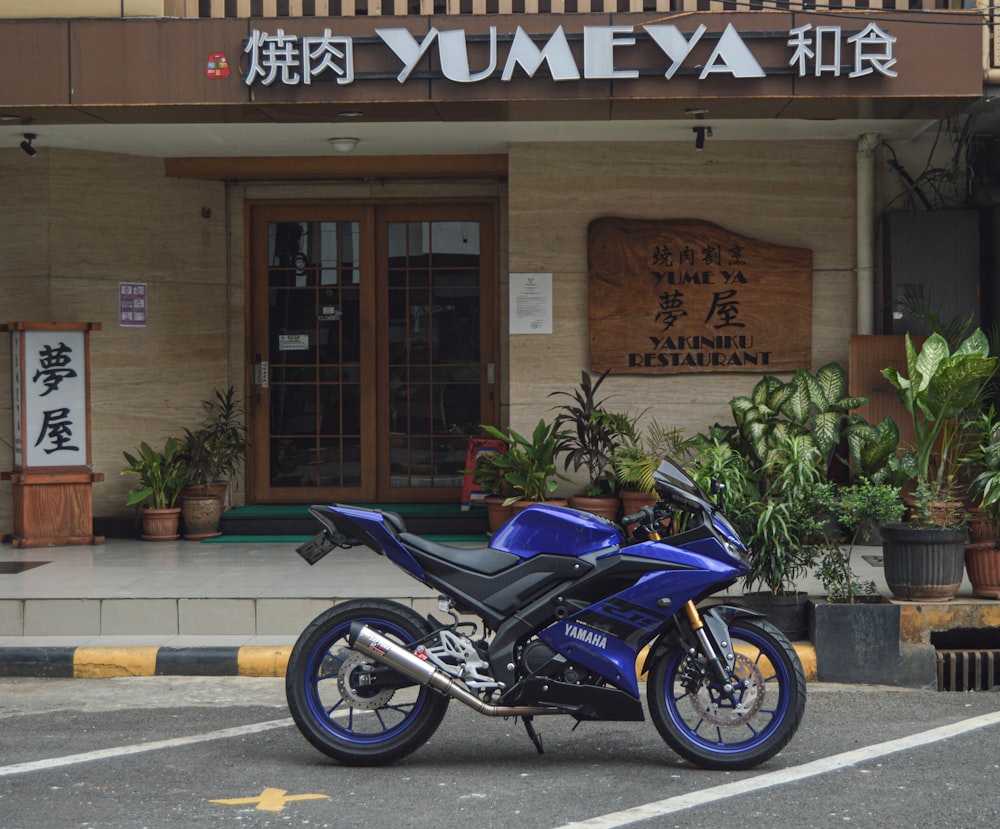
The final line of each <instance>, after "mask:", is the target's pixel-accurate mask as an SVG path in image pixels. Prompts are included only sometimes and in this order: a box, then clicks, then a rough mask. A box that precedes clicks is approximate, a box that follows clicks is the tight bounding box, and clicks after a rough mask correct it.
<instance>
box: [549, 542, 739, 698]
mask: <svg viewBox="0 0 1000 829" xmlns="http://www.w3.org/2000/svg"><path fill="white" fill-rule="evenodd" d="M627 553H628V558H630V559H637V560H642V559H645V560H647V561H657V562H660V564H659V566H658V567H657V569H656V570H654V571H652V572H647V573H645V574H638V577H637V579H636V580H635V581H634V583H633V584H632V585H630V586H628V587H626V588H625V589H623V590H620V591H618V592H616V593H614V594H613V595H610V596H607V597H605V598H601V599H599V600H598V601H595V602H594V603H593V604H592V605H590V606H589V607H586V608H583V609H581V610H580V611H579V612H577V613H574V614H573V615H571V616H569V617H568V618H566V619H563V620H560V621H558V622H555V623H554V624H552V625H549V626H548V627H546V628H545V629H544V630H542V631H541V632H540V633H539V634H538V638H539V639H541V640H542V641H543V642H545V643H546V644H547V645H548V646H549V647H551V648H552V649H553V650H555V651H556V652H557V653H560V654H562V655H563V656H565V657H566V658H567V659H569V660H570V661H571V662H573V663H575V664H578V665H580V666H582V667H584V668H587V669H588V670H591V671H594V672H596V673H598V674H600V675H601V676H602V677H604V678H605V679H607V680H608V681H609V682H611V683H612V684H614V685H615V686H617V687H619V688H622V689H623V690H625V691H628V692H629V693H630V694H634V695H638V693H639V685H638V679H637V675H636V660H637V659H638V656H639V651H640V650H641V649H642V648H643V647H644V646H645V645H646V644H648V643H649V642H650V641H651V640H652V639H653V638H654V637H655V636H656V635H657V633H659V632H660V630H661V629H662V628H663V625H664V623H665V622H666V621H667V620H668V619H669V618H670V617H671V616H672V615H673V614H674V613H675V612H676V611H677V609H678V608H680V607H681V606H682V605H684V604H685V603H686V602H688V601H691V600H697V599H699V598H701V597H702V596H703V595H705V593H707V592H712V591H714V590H718V588H719V584H720V581H722V580H724V579H728V580H730V581H735V580H736V579H737V578H738V577H739V576H740V575H741V574H742V566H736V565H735V564H734V563H733V562H732V561H730V562H729V563H728V564H727V563H724V562H720V561H715V560H714V559H708V558H706V557H705V556H704V555H700V554H697V553H695V552H693V551H690V550H685V549H682V548H679V547H673V546H671V545H668V544H664V543H662V542H644V543H642V544H639V545H635V546H633V547H629V548H628V549H627ZM604 558H607V557H602V559H604ZM602 563H603V561H602ZM706 563H708V564H711V565H713V566H711V567H710V568H706V566H705V565H706ZM699 565H700V566H699ZM664 566H669V567H670V568H671V569H667V570H664V569H663V568H664ZM568 592H569V593H570V594H572V592H573V590H572V588H570V590H569V591H568Z"/></svg>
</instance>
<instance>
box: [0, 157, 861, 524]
mask: <svg viewBox="0 0 1000 829" xmlns="http://www.w3.org/2000/svg"><path fill="white" fill-rule="evenodd" d="M0 181H2V182H3V186H2V187H0V213H2V215H4V216H5V218H6V222H5V224H6V227H5V230H4V233H2V234H0V291H2V296H3V297H4V302H3V311H2V313H0V316H2V318H3V320H5V321H6V320H22V319H59V320H67V321H97V322H101V323H102V324H103V330H102V331H99V332H97V333H95V334H93V335H92V338H91V357H92V363H93V369H92V409H93V418H92V419H93V457H94V469H95V471H98V472H103V473H104V475H105V477H106V480H105V481H104V482H103V483H99V484H96V485H95V487H94V504H95V506H94V510H95V513H96V514H98V515H112V514H124V513H126V512H127V510H126V509H125V508H124V506H123V500H124V495H125V492H126V490H127V489H128V485H129V482H128V480H127V479H125V478H122V477H121V476H119V474H118V471H119V469H120V468H121V463H122V458H121V452H122V450H123V449H131V448H132V447H134V446H135V445H136V443H137V442H138V441H139V440H142V439H145V440H149V441H151V442H160V441H162V440H163V439H164V438H165V437H166V436H167V435H168V434H178V433H180V432H181V431H182V429H183V427H184V426H194V425H196V424H197V422H198V420H199V418H200V406H199V401H200V400H202V399H205V398H206V397H208V396H210V395H211V393H212V390H213V389H214V388H216V387H222V386H224V385H226V384H227V383H229V382H230V381H233V382H236V384H237V385H240V384H241V383H242V378H243V376H244V375H243V372H244V364H243V360H244V345H243V338H244V285H243V281H244V280H243V272H244V261H243V257H244V252H243V251H244V229H243V221H244V208H245V204H246V201H247V200H248V199H271V198H274V199H278V198H282V199H285V198H310V199H316V198H321V199H338V198H396V197H411V198H414V197H432V196H463V195H466V196H471V195H494V196H496V197H497V198H498V200H499V202H500V205H501V209H500V212H501V222H502V227H501V239H502V242H501V281H502V283H503V287H505V286H506V274H507V272H508V271H516V272H520V271H542V272H549V271H551V272H552V273H553V274H554V286H555V307H554V333H553V334H552V335H551V336H540V337H531V336H524V335H521V336H515V337H512V338H508V337H507V336H506V334H505V333H504V334H503V335H502V342H503V346H502V349H501V354H506V349H507V348H508V347H509V356H508V357H507V358H506V359H504V360H503V361H502V363H501V366H500V370H501V379H502V380H503V381H504V389H505V394H506V395H509V396H508V397H505V399H504V403H505V406H507V407H508V408H505V412H504V416H505V417H508V416H509V418H510V421H511V423H512V424H513V425H514V426H515V427H520V428H529V427H530V426H531V425H533V424H534V422H535V421H537V419H538V417H540V416H546V417H550V416H551V405H552V402H553V401H551V400H550V399H549V398H548V397H547V394H548V393H549V392H550V391H552V390H553V389H570V388H572V387H573V386H575V385H576V383H577V382H578V381H579V377H580V371H581V370H582V369H584V368H587V352H588V344H587V325H586V319H587V274H586V261H587V260H586V230H587V224H588V222H589V221H590V220H591V219H593V218H596V217H598V216H604V215H621V216H633V217H637V218H639V217H641V218H671V217H676V218H698V219H705V220H708V221H712V222H715V223H718V224H720V225H723V226H725V227H727V228H730V229H732V230H734V231H737V232H739V233H742V234H746V235H749V236H755V237H759V238H761V239H765V240H768V241H772V242H776V243H780V244H784V245H793V246H801V247H808V248H811V249H812V251H813V256H814V266H815V272H814V298H813V302H814V315H813V363H814V367H818V366H819V365H822V364H823V363H825V362H828V361H830V360H842V361H844V362H846V359H847V348H848V337H849V335H850V334H851V332H852V331H853V327H854V308H855V297H854V290H855V283H854V273H853V270H852V268H853V263H854V258H855V219H854V212H855V208H854V205H855V195H854V191H855V145H854V142H851V141H847V142H803V143H796V144H794V145H792V144H788V143H780V142H779V143H762V142H743V143H735V142H725V141H717V142H714V143H712V144H710V146H709V147H708V148H706V150H705V151H704V152H702V153H696V152H695V151H694V149H693V145H692V146H688V145H686V144H685V145H678V144H652V143H620V144H612V145H600V144H570V145H564V144H521V145H514V146H512V147H511V149H510V175H509V183H508V185H507V187H506V189H505V188H504V187H503V185H498V184H497V183H496V182H493V183H490V182H465V183H450V184H449V183H433V182H425V183H416V182H397V183H392V182H388V183H380V182H366V183H363V184H362V183H345V184H341V185H325V184H324V185H320V184H317V185H294V186H293V185H274V186H264V185H252V186H241V185H233V186H231V187H229V188H228V189H227V188H226V187H225V186H224V185H223V184H221V183H215V182H200V181H189V180H178V179H168V178H165V177H164V175H163V164H162V161H160V160H157V159H145V158H136V157H130V156H116V155H103V154H97V153H85V152H73V151H64V150H56V151H50V150H44V149H43V150H41V151H40V152H39V155H38V157H36V158H34V159H26V158H25V156H24V154H23V153H21V152H20V151H19V150H17V149H13V150H3V151H0ZM508 200H509V205H508ZM227 215H228V216H230V217H231V219H230V220H229V224H230V227H229V231H230V234H231V238H230V239H229V241H228V242H227V227H226V225H227ZM119 281H138V282H145V283H147V286H148V290H149V303H150V307H149V324H148V326H147V327H146V328H144V329H127V328H120V327H119V326H118V321H117V308H118V306H117V301H118V300H117V289H118V282H119ZM505 296H506V294H505V293H504V292H502V297H503V298H502V300H501V317H502V319H503V323H502V331H503V332H505V331H506V301H505ZM508 340H509V342H508ZM8 375H9V338H8V337H0V439H2V440H3V441H8V442H9V440H10V391H9V389H10V385H9V376H8ZM757 379H758V378H757V376H755V375H742V374H717V375H675V376H664V377H659V378H652V377H629V376H622V377H613V378H610V379H609V381H608V383H607V389H608V391H609V392H612V393H614V394H615V395H616V397H615V405H616V406H619V407H621V408H624V409H629V410H636V411H637V410H639V409H644V408H646V407H649V410H650V412H651V413H654V414H656V416H657V417H659V418H660V419H661V420H662V421H663V422H665V423H667V424H671V425H676V426H680V427H683V428H685V429H686V430H689V431H696V430H700V429H704V428H706V427H707V426H708V425H710V424H711V423H713V422H715V421H717V420H721V421H725V422H728V417H729V409H728V401H729V399H730V398H731V397H732V396H733V395H735V394H739V393H744V392H745V391H747V390H749V388H750V387H751V386H752V385H753V384H754V383H755V382H756V380H757ZM10 462H11V461H10V450H9V447H8V446H7V445H5V444H3V443H0V469H4V470H6V469H9V468H10ZM241 493H242V490H241ZM10 502H11V497H10V485H9V484H8V483H0V533H8V532H10V530H11V526H12V525H11V515H10Z"/></svg>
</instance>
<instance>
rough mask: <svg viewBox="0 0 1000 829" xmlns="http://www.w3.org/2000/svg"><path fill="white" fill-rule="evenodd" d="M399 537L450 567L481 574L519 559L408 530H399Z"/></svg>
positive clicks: (498, 571) (488, 548)
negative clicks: (461, 545)
mask: <svg viewBox="0 0 1000 829" xmlns="http://www.w3.org/2000/svg"><path fill="white" fill-rule="evenodd" d="M399 538H400V540H401V541H402V542H404V543H405V544H406V546H407V547H410V548H411V549H414V550H418V551H420V552H421V553H425V554H426V555H428V556H431V557H432V558H435V559H438V560H439V561H442V562H444V563H446V564H448V565H449V566H450V567H457V568H459V569H461V570H471V571H472V572H475V573H479V574H480V575H483V576H494V575H496V574H497V573H502V572H503V571H504V570H506V569H508V568H509V567H513V566H514V565H515V564H517V563H518V562H519V561H520V559H519V558H518V557H517V556H515V555H513V554H511V553H505V552H502V551H501V550H494V549H492V548H491V547H486V546H482V547H460V546H458V545H455V544H441V543H438V542H435V541H428V540H427V539H426V538H424V537H423V536H419V535H414V534H413V533H410V532H401V533H400V534H399Z"/></svg>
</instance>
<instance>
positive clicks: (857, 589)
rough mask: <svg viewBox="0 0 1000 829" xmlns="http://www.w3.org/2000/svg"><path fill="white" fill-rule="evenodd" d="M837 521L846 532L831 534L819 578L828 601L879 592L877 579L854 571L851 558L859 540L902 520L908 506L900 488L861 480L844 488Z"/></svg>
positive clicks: (825, 542)
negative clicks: (892, 522)
mask: <svg viewBox="0 0 1000 829" xmlns="http://www.w3.org/2000/svg"><path fill="white" fill-rule="evenodd" d="M837 506H838V510H837V521H838V523H839V528H840V529H841V530H842V531H843V532H844V533H846V539H847V542H848V543H847V545H846V546H845V545H844V543H843V541H844V538H845V536H843V535H842V534H841V533H840V532H833V533H827V534H826V536H825V537H824V539H823V543H822V546H821V549H820V556H819V569H818V570H817V571H816V578H818V579H819V580H820V581H821V582H822V583H823V587H824V589H825V590H826V598H827V601H828V602H841V603H846V604H854V603H855V602H856V601H857V600H859V599H863V598H864V597H866V596H874V595H875V594H876V593H877V588H876V586H875V582H873V581H871V580H870V579H869V580H861V579H859V578H858V577H857V575H856V574H855V573H854V570H853V568H852V566H851V557H852V555H853V554H854V548H855V546H856V545H857V543H858V541H860V540H864V539H866V538H868V537H870V536H871V535H872V534H873V533H874V532H875V531H876V530H877V528H878V527H879V526H881V525H882V524H885V523H887V522H890V521H898V520H899V519H900V517H901V516H902V514H903V511H904V509H905V506H904V504H903V499H902V498H901V496H900V493H899V487H898V486H893V485H892V484H875V483H872V482H870V481H861V482H859V483H856V484H852V485H850V486H846V487H843V488H842V489H841V490H840V491H839V492H838V493H837Z"/></svg>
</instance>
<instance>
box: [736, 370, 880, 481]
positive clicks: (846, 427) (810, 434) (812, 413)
mask: <svg viewBox="0 0 1000 829" xmlns="http://www.w3.org/2000/svg"><path fill="white" fill-rule="evenodd" d="M865 402H867V401H866V399H865V398H863V397H849V396H848V395H847V372H846V371H845V370H844V367H843V366H841V365H840V364H839V363H835V362H834V363H828V364H827V365H825V366H823V367H822V368H820V369H819V370H818V371H817V372H816V374H810V373H809V372H808V371H806V370H805V369H799V370H798V371H796V372H795V374H794V375H793V376H792V378H791V380H789V381H788V382H787V383H786V382H784V381H783V380H781V379H779V378H777V377H773V376H770V375H767V376H765V377H763V378H761V380H760V381H759V382H758V383H757V385H756V386H754V388H753V391H752V392H751V393H750V396H749V397H742V396H741V397H734V398H733V399H732V400H731V401H730V408H731V409H732V412H733V420H734V423H735V431H736V435H735V436H734V438H733V443H734V445H737V444H740V446H739V448H740V450H741V451H742V452H743V453H744V454H746V455H747V456H748V457H749V458H750V460H751V462H752V463H753V465H755V466H757V467H759V466H762V465H763V464H764V463H765V462H766V460H767V457H768V455H769V454H770V452H771V451H772V450H774V449H775V447H776V445H777V443H778V442H779V441H780V440H782V439H783V437H784V436H785V435H788V434H792V435H804V436H806V437H807V439H808V440H809V441H810V442H811V443H812V444H813V445H814V446H815V448H816V451H817V452H818V453H819V456H820V466H821V470H822V472H823V474H824V475H827V474H829V472H830V468H831V465H832V464H833V462H834V461H835V458H836V455H835V453H836V450H837V447H838V446H839V445H840V443H841V440H842V439H844V438H847V439H850V436H851V434H852V433H853V432H855V431H857V430H859V429H861V428H862V427H863V426H864V425H865V424H866V421H865V420H864V419H863V418H861V417H859V416H858V415H852V414H851V409H855V408H857V407H858V406H860V405H863V404H864V403H865Z"/></svg>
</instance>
